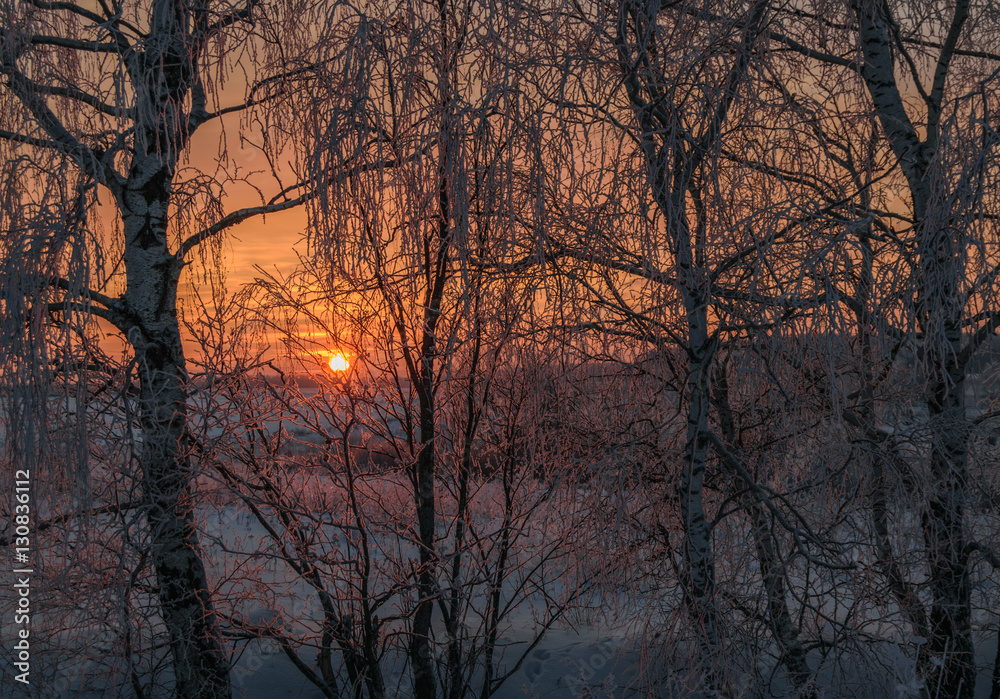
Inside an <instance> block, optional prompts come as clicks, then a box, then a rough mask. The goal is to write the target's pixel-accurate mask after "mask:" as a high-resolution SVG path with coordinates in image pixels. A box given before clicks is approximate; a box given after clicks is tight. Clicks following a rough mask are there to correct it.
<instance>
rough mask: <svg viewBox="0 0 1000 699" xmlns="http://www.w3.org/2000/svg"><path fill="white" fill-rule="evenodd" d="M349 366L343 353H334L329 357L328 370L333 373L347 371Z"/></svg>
mask: <svg viewBox="0 0 1000 699" xmlns="http://www.w3.org/2000/svg"><path fill="white" fill-rule="evenodd" d="M350 366H351V363H350V362H348V361H347V357H345V356H344V353H343V352H334V353H333V356H331V357H330V368H331V369H333V370H334V371H347V369H348V367H350Z"/></svg>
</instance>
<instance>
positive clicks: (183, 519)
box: [122, 158, 231, 699]
mask: <svg viewBox="0 0 1000 699" xmlns="http://www.w3.org/2000/svg"><path fill="white" fill-rule="evenodd" d="M156 160H157V159H155V158H143V159H139V160H138V161H137V162H136V163H135V164H134V165H133V168H132V172H131V173H130V178H129V180H128V185H127V186H126V189H125V192H124V194H123V198H122V209H123V219H124V223H125V234H126V250H125V267H126V291H125V294H124V296H123V299H122V300H123V305H124V309H125V314H126V316H127V317H128V318H129V319H130V321H131V326H130V327H127V328H125V329H124V330H125V331H126V333H127V336H128V339H129V341H130V342H131V343H132V346H133V347H134V348H135V354H136V365H137V371H138V376H139V395H140V425H141V430H142V433H141V440H142V447H141V455H140V461H141V466H142V476H143V477H142V488H143V497H144V505H145V511H146V512H145V514H146V521H147V525H148V527H149V537H150V544H151V551H152V561H153V568H154V571H155V573H156V581H157V588H158V592H159V598H160V608H161V612H162V615H163V622H164V625H165V626H166V628H167V633H168V635H169V640H170V648H171V651H172V654H173V666H174V673H175V676H176V683H177V684H176V692H177V695H178V696H179V697H184V698H185V699H188V698H199V699H201V698H204V699H210V698H213V699H214V698H217V697H228V696H229V695H230V693H231V689H230V684H229V664H228V661H227V659H226V654H225V651H224V649H223V647H222V644H221V642H220V640H219V635H218V630H217V628H216V618H215V613H214V610H213V608H212V602H211V592H210V588H209V584H208V578H207V575H206V572H205V567H204V565H203V563H202V560H201V557H200V552H199V545H198V535H197V530H196V528H195V525H194V521H193V502H192V493H191V464H190V461H189V458H188V455H187V453H186V449H187V447H186V444H185V440H186V431H187V393H186V387H185V381H186V373H185V369H184V366H185V365H184V351H183V346H182V344H181V336H180V327H179V324H178V320H177V310H176V297H177V285H178V281H179V278H180V271H181V266H182V265H181V262H180V260H178V259H177V258H176V257H175V256H173V255H172V254H170V252H169V250H168V248H167V242H166V214H167V205H168V201H169V182H170V179H169V173H167V172H164V170H165V168H163V167H160V166H157V165H156V164H155V161H156ZM144 166H145V168H144Z"/></svg>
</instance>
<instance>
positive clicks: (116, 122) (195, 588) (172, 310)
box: [0, 0, 312, 697]
mask: <svg viewBox="0 0 1000 699" xmlns="http://www.w3.org/2000/svg"><path fill="white" fill-rule="evenodd" d="M0 7H2V10H0V11H2V13H3V17H2V21H0V27H2V28H0V72H2V74H3V78H4V81H3V86H2V87H0V104H2V113H0V148H2V152H3V173H4V174H3V181H4V184H3V188H4V189H3V192H4V202H3V207H4V216H5V223H6V224H7V225H5V228H6V229H7V231H8V232H7V233H6V235H7V236H8V238H7V239H6V240H5V241H4V247H3V253H4V265H5V266H4V275H5V276H4V283H3V289H4V296H5V298H4V310H5V314H6V321H5V325H4V327H5V333H6V334H5V344H7V343H9V346H11V347H14V346H21V347H23V348H25V349H26V353H25V354H22V355H20V356H11V355H8V356H7V357H6V358H5V372H6V373H8V374H10V375H18V374H20V376H21V377H22V378H23V379H24V380H23V381H20V382H15V383H14V384H13V385H15V386H16V385H18V383H20V385H21V387H22V388H24V387H26V386H27V385H28V384H30V383H32V382H33V381H34V383H35V385H36V386H39V388H38V393H36V395H42V396H44V395H45V392H46V391H47V389H46V387H45V385H44V382H45V380H46V379H47V378H48V373H49V372H48V368H49V367H46V366H45V365H44V362H45V359H46V357H47V356H49V354H48V352H47V350H45V348H44V343H45V340H46V332H47V329H50V328H51V327H52V326H51V325H49V324H48V320H49V319H51V318H55V319H56V320H58V319H60V318H64V319H70V317H75V318H77V319H80V318H83V320H86V319H88V318H90V319H97V318H99V319H101V321H103V322H104V323H107V324H109V325H110V326H111V327H113V328H114V329H115V331H116V332H117V333H120V335H121V338H122V339H123V340H124V342H125V343H126V344H127V346H128V348H129V351H130V353H131V362H130V364H129V378H130V381H132V382H134V384H135V386H136V390H137V399H138V400H137V406H138V414H137V415H135V422H134V423H133V425H134V428H135V435H136V437H135V441H134V448H135V458H136V460H137V463H138V464H139V466H140V469H139V470H140V472H141V478H140V480H141V490H142V495H141V497H142V505H141V510H142V512H143V513H144V519H145V525H146V527H147V528H148V536H149V554H150V564H151V567H152V571H153V574H154V576H155V585H156V596H157V599H158V603H159V611H160V614H161V615H162V619H163V623H164V624H165V626H166V629H167V634H168V637H169V639H168V640H169V647H170V651H171V656H172V663H173V674H174V678H175V680H174V681H175V684H176V691H177V694H178V695H179V696H183V697H220V696H228V695H229V693H230V683H229V677H228V658H227V649H226V646H225V643H224V642H223V640H222V638H221V636H220V633H219V624H218V620H217V618H216V615H215V612H214V609H213V603H212V599H211V589H212V583H211V581H210V580H209V579H208V578H207V576H206V572H205V565H204V564H203V561H202V558H201V553H200V549H199V541H198V534H197V532H196V530H195V527H194V524H193V520H192V512H193V507H194V502H193V498H194V497H195V493H194V492H193V489H192V476H193V473H194V463H193V462H192V457H191V453H190V445H189V441H188V439H187V434H186V433H187V429H188V427H187V414H188V403H187V397H188V388H187V385H186V369H185V357H184V351H183V345H182V341H181V334H180V330H179V322H178V303H177V300H178V290H179V288H180V283H181V279H182V274H183V271H184V270H185V268H187V267H189V266H190V265H192V263H194V262H196V261H197V260H198V259H199V250H201V249H202V248H203V247H205V246H206V245H208V246H212V245H215V244H217V242H218V241H219V239H220V236H222V235H224V234H225V232H226V231H228V230H229V229H231V228H232V227H233V226H235V225H236V224H237V223H239V222H241V221H244V220H247V219H248V218H251V217H254V216H260V215H263V214H266V213H272V212H277V211H281V210H285V209H288V208H291V207H294V206H297V205H299V204H302V203H304V202H305V201H307V200H308V198H309V196H310V192H311V191H312V188H311V184H312V183H311V182H310V181H309V180H308V179H307V180H303V181H296V180H295V179H294V173H287V172H286V173H280V174H279V173H278V172H277V171H276V170H273V169H272V170H271V172H270V173H265V174H264V176H263V177H262V178H261V179H258V180H257V181H256V183H255V184H256V186H258V187H261V188H267V187H270V188H271V189H272V194H270V195H262V197H261V201H260V203H259V205H252V206H249V207H243V208H238V207H233V201H232V200H231V199H228V198H227V197H226V195H225V192H223V191H222V190H223V188H224V186H225V185H227V184H233V183H235V182H237V181H238V180H239V179H240V178H241V177H242V176H243V174H241V172H240V169H239V165H240V164H239V163H238V162H237V161H236V160H235V159H230V158H228V157H227V156H226V155H225V153H226V150H225V145H224V143H225V141H224V140H223V139H221V138H220V137H219V136H218V134H219V133H220V131H219V130H218V129H219V127H220V125H223V124H224V123H228V124H230V125H232V124H234V123H236V122H235V119H237V118H238V117H239V115H240V114H244V115H248V114H260V113H261V112H262V110H264V109H272V108H277V106H278V105H280V104H283V103H284V104H287V103H288V99H289V97H290V95H293V94H294V93H293V92H292V90H291V89H290V88H292V87H293V86H295V85H296V80H299V81H301V80H302V79H303V78H304V76H306V75H307V74H308V66H307V63H306V62H307V61H308V58H304V59H302V60H299V57H297V56H296V55H295V54H294V53H293V52H291V51H289V52H288V53H283V51H284V49H283V47H282V46H281V42H282V41H284V37H286V36H289V37H290V34H288V33H287V32H286V31H285V28H286V27H287V26H288V25H286V24H284V22H285V20H286V19H288V17H289V16H290V15H289V14H287V13H294V14H296V15H297V17H296V21H299V20H301V19H302V18H305V17H307V16H308V13H309V10H310V8H309V6H308V5H307V4H300V5H296V6H291V5H281V6H279V5H277V4H276V5H266V4H261V3H256V2H251V3H245V4H237V5H232V4H229V3H214V2H208V1H206V2H189V1H187V0H152V1H150V2H135V3H132V2H129V3H116V2H112V3H106V2H103V1H102V2H98V3H96V4H94V5H92V6H91V5H86V6H85V5H77V4H74V3H49V2H41V1H38V2H36V1H26V2H21V1H13V2H5V3H4V4H3V5H2V6H0ZM275 42H277V43H275ZM303 43H308V37H304V41H303ZM289 45H296V46H297V47H298V46H301V44H295V42H290V44H289ZM234 68H236V69H237V70H238V71H239V73H240V74H242V75H244V76H246V75H248V76H250V80H249V83H247V84H246V85H245V86H244V85H240V89H238V90H237V93H244V97H243V98H242V99H240V98H238V97H236V98H234V97H232V96H231V90H230V89H229V88H228V86H227V83H226V78H227V75H228V74H229V73H230V71H232V70H233V69H234ZM227 115H233V116H232V117H230V118H229V119H228V120H227V119H226V116H227ZM245 133H246V134H247V135H248V136H249V137H250V138H251V139H252V138H253V136H252V135H251V133H252V132H251V131H250V130H247V131H245ZM202 134H205V135H208V134H214V135H215V137H216V138H218V139H219V140H218V141H217V142H218V143H222V144H223V145H222V146H221V148H220V152H221V153H222V156H221V157H220V159H219V161H218V163H217V165H216V166H215V167H207V168H206V167H205V165H204V164H203V163H202V162H200V161H198V160H192V159H191V157H190V155H191V152H190V149H191V147H192V143H194V142H195V141H196V139H197V138H199V137H201V135H202ZM211 137H212V136H211V135H208V138H209V139H211ZM256 138H257V139H258V140H257V141H256V143H257V144H258V146H261V147H263V148H264V149H265V150H266V149H267V148H270V147H274V148H275V149H277V150H272V151H270V155H271V156H275V155H276V154H277V152H278V151H280V149H281V148H282V147H283V146H284V140H283V138H282V135H281V134H280V133H270V134H267V138H266V139H265V140H263V141H261V140H260V138H261V135H260V134H259V133H258V134H257V136H256ZM251 142H253V141H251ZM213 146H214V144H213ZM272 162H273V160H272ZM203 168H204V169H203ZM283 178H291V181H290V182H285V181H283ZM258 191H262V190H258ZM102 220H105V221H107V222H108V223H107V226H106V227H105V229H104V230H103V231H102V230H101V227H100V223H101V221H102ZM216 249H217V248H216ZM209 255H211V253H210V252H209ZM202 259H204V257H203V258H202ZM82 327H84V328H90V330H89V331H87V330H85V331H84V334H83V335H79V336H77V337H76V338H75V340H74V341H75V342H77V343H79V342H80V340H81V338H83V339H87V337H88V336H87V334H86V333H87V332H90V333H91V334H90V336H89V337H90V338H91V339H92V338H93V334H92V331H93V328H94V326H93V325H87V324H86V323H84V325H83V326H82ZM105 327H107V326H105ZM24 328H27V329H28V331H29V332H28V335H27V337H25V336H23V335H22V332H23V329H24ZM18 337H22V338H24V339H23V340H15V339H14V338H18ZM48 337H49V338H51V334H50V335H48ZM18 343H20V344H18ZM77 346H79V344H78V345H77ZM32 365H33V366H35V369H34V370H32V371H28V370H26V369H25V366H32ZM36 380H37V381H36ZM10 400H11V403H9V404H10V405H15V404H18V401H19V399H18V398H17V397H14V398H11V399H10ZM42 402H43V401H39V402H37V405H36V406H35V407H38V408H42V407H44V406H43V405H42ZM14 417H15V420H14V422H15V423H17V424H16V425H15V426H14V428H13V429H12V430H10V431H8V433H7V434H8V436H9V437H12V438H14V439H15V443H14V444H12V445H11V448H12V453H15V454H20V455H22V457H23V458H27V456H26V455H27V454H30V453H32V451H33V450H34V448H35V446H36V445H34V444H31V443H27V442H24V441H23V440H22V441H21V442H20V443H18V442H17V439H18V438H19V437H23V436H25V435H28V434H29V433H31V430H32V429H35V430H36V431H37V427H36V428H32V427H31V426H30V425H31V424H35V425H36V426H37V425H39V424H43V422H41V421H43V420H44V416H43V415H41V414H39V411H37V410H35V411H28V412H22V413H21V414H19V415H15V416H14ZM18 425H21V426H20V427H18Z"/></svg>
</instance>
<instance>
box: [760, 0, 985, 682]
mask: <svg viewBox="0 0 1000 699" xmlns="http://www.w3.org/2000/svg"><path fill="white" fill-rule="evenodd" d="M827 9H830V8H826V7H825V6H820V5H814V4H804V5H802V6H801V7H798V8H796V9H795V10H794V11H789V12H787V13H783V14H781V15H780V16H779V18H778V21H777V22H776V24H775V31H774V32H773V34H772V37H773V38H774V39H775V40H776V42H777V43H778V44H780V45H783V46H785V47H788V48H790V49H791V51H792V52H793V53H797V54H799V55H800V56H801V57H802V58H801V60H803V62H804V63H808V64H811V65H814V66H819V68H818V70H820V71H822V72H823V74H824V75H825V76H827V80H830V81H838V80H846V79H849V78H850V77H853V78H854V79H855V80H856V82H855V83H854V88H853V94H854V95H855V97H853V99H854V100H856V102H857V103H858V104H865V105H866V106H867V108H868V109H869V110H870V111H869V112H868V114H869V115H870V117H869V118H870V123H871V125H872V128H871V131H870V133H872V135H873V138H874V140H873V141H872V146H873V148H874V153H875V154H876V155H875V158H876V159H877V160H881V158H882V157H883V156H884V157H885V158H886V159H887V161H888V162H885V163H884V165H882V166H881V167H880V168H879V169H877V170H875V171H874V172H877V173H878V174H877V176H878V177H879V178H880V180H881V183H885V184H884V185H883V184H881V183H880V184H875V183H874V182H873V181H872V180H871V179H870V178H871V175H869V183H870V184H868V186H866V188H865V190H863V192H862V194H861V196H860V197H859V198H857V199H855V201H856V203H857V205H858V209H859V211H863V212H865V213H864V214H863V216H861V217H860V220H859V221H858V222H857V223H856V224H854V228H853V230H854V231H860V233H858V236H859V241H860V242H859V245H860V250H861V255H860V261H861V265H862V267H863V269H862V274H861V276H860V286H859V287H858V288H857V289H856V291H857V292H858V293H855V294H849V296H850V298H845V303H847V304H848V305H849V306H851V308H852V312H853V313H854V314H855V316H856V326H855V327H856V328H857V332H858V333H859V337H860V338H861V340H862V342H863V343H864V344H866V345H867V346H868V347H871V346H872V342H871V340H870V339H868V340H866V339H865V337H866V336H868V337H869V338H870V337H871V335H870V334H871V333H872V332H876V333H881V334H882V335H883V337H884V338H885V341H888V345H887V346H891V345H892V344H894V343H895V344H897V345H898V344H899V343H900V342H908V343H912V347H913V350H914V352H915V354H916V357H917V366H918V372H919V380H920V381H921V382H922V385H923V388H922V394H923V395H922V396H921V398H920V400H919V401H918V403H919V405H920V410H921V412H924V413H925V414H926V422H925V423H924V424H923V425H921V426H920V427H919V429H918V432H919V433H920V435H921V436H920V438H919V439H918V440H917V441H918V442H919V444H920V447H919V449H918V453H919V454H920V455H921V456H920V459H919V460H917V461H916V462H915V463H914V462H913V461H912V460H911V463H910V464H909V465H908V466H906V467H905V468H904V469H903V470H902V471H899V469H898V468H897V466H894V464H895V465H899V464H900V463H905V461H906V460H904V461H903V462H900V461H899V460H898V459H895V458H887V457H886V456H881V457H877V461H878V463H876V468H877V469H878V471H879V473H882V472H884V471H885V470H886V469H889V470H890V471H894V472H896V473H897V474H898V475H900V476H905V474H906V471H907V470H912V469H913V468H917V465H918V464H921V463H923V464H925V467H926V471H925V470H924V467H923V466H921V467H919V468H917V473H920V474H921V476H919V477H918V480H917V482H916V483H912V482H911V486H913V487H911V488H910V491H909V492H910V497H912V498H913V504H914V506H915V507H916V509H917V511H918V512H919V515H920V531H921V537H922V556H923V560H922V564H923V565H925V566H926V571H927V582H926V586H924V585H917V583H916V578H917V577H918V576H916V575H911V574H908V573H907V572H906V571H905V570H903V569H901V568H899V567H898V565H897V564H895V563H894V562H893V553H892V549H891V547H890V544H889V541H890V539H889V537H888V536H887V532H888V529H887V526H888V518H887V515H886V509H885V500H884V497H883V496H879V497H877V498H876V499H875V501H874V504H873V508H874V511H873V516H874V517H875V519H876V524H877V526H876V530H877V532H880V533H879V534H878V536H879V537H880V543H879V544H878V546H879V549H880V551H881V554H880V557H881V560H882V561H883V567H884V570H885V574H886V575H887V576H888V578H889V580H890V587H891V589H893V590H894V594H895V595H896V597H897V598H898V599H899V603H900V605H901V607H902V608H903V609H904V610H905V613H906V614H907V615H908V617H909V618H910V620H911V622H912V624H913V627H914V629H915V633H916V635H917V636H918V637H919V638H921V639H925V640H926V645H925V646H922V647H921V648H920V649H919V652H918V654H917V657H918V665H917V672H918V676H919V679H920V681H921V683H922V687H923V690H922V691H923V692H924V693H925V694H927V695H931V696H948V697H971V696H972V695H973V693H974V691H975V684H976V666H975V648H974V642H973V627H972V594H973V593H972V584H971V580H972V578H971V574H972V559H971V556H972V554H973V552H974V551H975V550H976V549H977V546H978V544H977V543H976V541H975V538H974V536H973V533H972V531H971V530H970V525H971V523H972V522H971V520H970V513H969V511H968V509H967V502H968V496H969V493H970V487H971V483H970V470H969V459H970V444H971V434H972V432H971V429H972V427H973V424H974V423H973V421H972V420H973V418H974V416H973V415H972V414H971V412H970V408H971V407H972V406H970V405H968V404H967V394H968V388H969V381H968V376H969V371H968V366H969V361H970V359H971V358H972V356H973V355H974V354H975V352H976V351H977V349H978V348H979V347H980V346H981V345H982V343H983V342H984V341H985V340H986V339H987V338H988V337H989V336H991V335H992V334H993V333H994V332H995V330H996V328H997V327H998V323H997V318H996V314H995V313H994V312H993V311H992V310H991V309H992V306H993V305H994V303H995V289H996V286H995V285H996V281H997V277H996V275H997V258H996V230H995V225H994V213H993V211H994V206H995V201H994V197H993V196H992V195H991V193H990V191H989V188H990V186H991V183H992V178H993V176H992V175H991V174H990V171H991V169H992V167H995V157H996V147H997V139H996V131H995V129H994V128H993V127H992V126H991V124H992V123H993V121H994V120H995V118H996V117H995V115H996V105H997V103H996V88H997V82H996V69H997V66H998V65H1000V63H998V59H1000V56H997V55H996V54H994V53H991V52H990V51H989V49H990V47H991V45H992V42H995V33H994V31H993V29H991V28H990V24H991V20H990V19H987V18H988V17H989V10H987V9H986V8H984V7H980V6H978V5H976V4H974V3H970V2H964V1H961V0H960V1H959V2H955V3H950V4H948V5H947V6H941V7H938V6H935V7H934V9H932V8H931V7H930V6H928V5H924V4H921V3H907V2H898V3H897V2H887V1H883V0H873V1H865V2H862V1H856V2H851V3H849V4H847V5H843V6H837V7H836V8H835V11H834V12H833V13H832V14H827V13H826V10H827ZM849 99H850V98H849ZM837 148H838V149H839V151H840V153H841V154H842V155H843V154H846V153H847V150H846V148H847V147H846V145H843V144H842V145H839V146H837ZM873 162H874V161H873ZM854 169H855V171H856V173H855V174H857V170H858V168H854ZM891 187H897V188H898V189H896V190H895V192H898V195H897V194H895V192H891V191H890V188H891ZM897 196H898V198H896V197H897ZM872 197H878V198H879V199H876V201H881V202H882V205H881V208H879V207H878V206H871V205H870V202H871V201H872ZM890 238H892V239H895V240H896V241H898V242H899V245H898V246H896V247H895V250H893V251H886V252H888V254H889V255H891V256H892V257H894V259H893V260H891V261H890V260H878V259H877V258H875V265H876V269H877V268H878V265H879V264H880V263H888V264H892V265H894V266H895V267H896V269H897V270H898V274H899V275H900V276H898V277H896V279H898V280H899V281H898V282H896V284H897V288H898V289H900V292H899V293H900V297H899V298H900V299H901V305H900V306H896V308H899V309H900V312H899V315H897V316H896V318H898V320H897V319H896V318H893V317H892V315H891V313H893V311H888V310H886V311H885V315H883V316H882V317H881V318H876V317H875V316H873V315H872V310H871V309H872V306H871V305H870V304H871V299H872V293H871V284H872V279H873V277H872V271H871V270H872V264H873V263H872V260H873V257H872V252H873V251H872V243H873V242H876V241H879V240H887V239H890ZM884 249H885V248H884V247H883V250H884ZM886 359H888V361H889V362H890V363H891V362H892V361H893V358H892V355H885V354H883V355H881V359H880V358H879V356H877V355H873V354H867V351H866V357H865V358H864V359H863V361H865V362H868V363H869V364H868V366H869V368H868V369H867V370H866V372H867V373H866V375H865V377H863V378H862V387H861V390H862V391H863V392H864V391H870V390H871V389H872V384H873V381H874V380H875V379H876V377H879V376H886V375H887V374H886V373H885V371H884V370H880V369H879V367H878V363H879V362H884V361H885V360H886ZM869 397H870V394H869ZM868 405H871V401H870V400H869V401H868ZM883 415H884V413H883ZM846 417H847V418H848V421H849V422H852V423H854V424H855V425H856V426H857V427H859V428H861V429H862V430H867V439H869V440H873V443H882V442H884V441H885V436H886V432H885V431H884V429H883V427H882V426H881V425H877V424H876V423H878V422H879V420H878V419H877V418H876V415H875V414H874V413H873V412H872V411H871V408H864V409H862V410H860V411H859V412H853V413H851V414H849V415H847V416H846ZM890 441H891V440H890ZM883 453H885V452H884V451H883ZM889 453H892V450H891V449H890V450H889ZM883 479H884V476H881V475H878V476H876V481H881V482H884V481H883ZM879 487H880V488H881V487H882V486H879ZM919 588H923V589H925V590H926V594H927V601H926V602H923V601H922V600H921V595H920V594H919V593H918V592H917V590H918V589H919Z"/></svg>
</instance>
